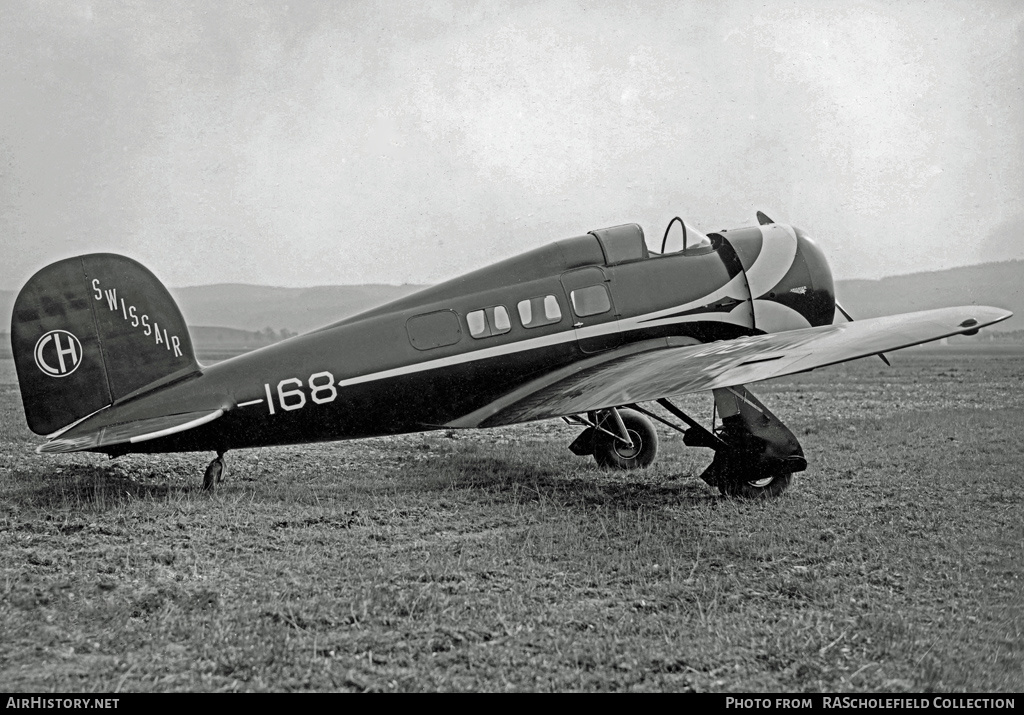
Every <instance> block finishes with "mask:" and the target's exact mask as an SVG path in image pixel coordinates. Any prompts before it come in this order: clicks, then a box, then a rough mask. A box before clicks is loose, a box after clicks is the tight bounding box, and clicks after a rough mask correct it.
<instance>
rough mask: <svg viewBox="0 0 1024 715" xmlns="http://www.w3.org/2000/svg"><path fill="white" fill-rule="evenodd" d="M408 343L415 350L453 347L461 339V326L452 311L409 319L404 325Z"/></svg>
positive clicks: (457, 317)
mask: <svg viewBox="0 0 1024 715" xmlns="http://www.w3.org/2000/svg"><path fill="white" fill-rule="evenodd" d="M405 329H406V331H407V332H408V333H409V342H410V343H412V346H413V347H414V348H416V349H417V350H430V349H432V348H440V347H444V346H445V345H454V344H455V343H457V342H459V340H461V339H462V326H461V325H460V324H459V316H458V315H456V314H455V311H454V310H438V311H436V312H433V313H424V314H423V315H416V316H413V317H412V318H409V321H408V322H407V323H406V324H405Z"/></svg>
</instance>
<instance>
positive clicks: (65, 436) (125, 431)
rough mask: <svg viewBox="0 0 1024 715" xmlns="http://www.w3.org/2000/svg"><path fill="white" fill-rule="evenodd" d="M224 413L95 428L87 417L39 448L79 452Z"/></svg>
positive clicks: (198, 413) (158, 434)
mask: <svg viewBox="0 0 1024 715" xmlns="http://www.w3.org/2000/svg"><path fill="white" fill-rule="evenodd" d="M103 412H104V410H100V412H97V413H95V414H96V416H98V415H100V414H101V413H103ZM223 414H224V410H223V409H216V410H200V411H195V412H181V413H177V414H171V415H161V416H159V417H149V418H146V419H141V420H133V421H131V422H124V423H121V424H111V425H106V426H103V427H96V428H92V427H90V426H89V425H88V424H87V422H88V421H89V420H88V418H87V419H86V420H83V421H82V423H81V424H74V425H72V426H71V427H69V428H67V429H65V430H62V431H61V432H58V433H57V434H55V435H54V436H53V438H52V439H50V441H48V442H45V443H43V444H41V445H39V447H38V448H36V452H39V453H40V454H42V453H47V452H80V451H82V450H86V449H96V448H97V447H109V446H111V445H115V444H128V443H132V444H134V443H136V442H145V441H148V440H151V439H156V438H157V437H165V436H167V435H171V434H176V433H178V432H184V431H185V430H190V429H193V428H195V427H199V426H200V425H204V424H206V423H207V422H212V421H213V420H215V419H217V418H218V417H220V416H221V415H223ZM92 416H93V415H90V417H92Z"/></svg>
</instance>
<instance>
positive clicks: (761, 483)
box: [718, 472, 793, 499]
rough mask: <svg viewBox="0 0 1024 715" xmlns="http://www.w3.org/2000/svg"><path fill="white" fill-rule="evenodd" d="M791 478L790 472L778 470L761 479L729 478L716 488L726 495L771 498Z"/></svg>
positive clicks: (785, 486) (784, 488)
mask: <svg viewBox="0 0 1024 715" xmlns="http://www.w3.org/2000/svg"><path fill="white" fill-rule="evenodd" d="M792 478H793V474H792V473H791V472H780V473H778V474H775V475H773V476H768V477H763V478H761V479H742V478H741V479H729V480H727V481H725V482H724V483H721V484H719V485H718V490H719V491H720V492H722V494H724V495H725V496H727V497H740V498H741V499H773V498H775V497H777V496H779V495H780V494H782V492H784V491H786V488H787V487H788V486H789V482H790V480H792Z"/></svg>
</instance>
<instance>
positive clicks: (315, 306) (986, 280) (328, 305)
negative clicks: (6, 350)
mask: <svg viewBox="0 0 1024 715" xmlns="http://www.w3.org/2000/svg"><path fill="white" fill-rule="evenodd" d="M424 287H425V286H418V285H403V286H389V285H358V286H319V287H315V288H272V287H269V286H256V285H243V284H234V283H226V284H219V285H211V286H195V287H190V288H172V289H171V294H172V295H173V296H174V298H175V300H176V301H178V305H179V306H180V308H181V312H182V313H183V314H184V316H185V320H186V322H187V323H188V324H189V325H192V326H197V325H198V326H225V327H229V328H234V329H236V330H241V331H250V332H261V333H266V329H267V328H271V329H272V330H273V331H274V332H275V333H277V334H278V336H280V331H282V330H286V331H289V332H293V333H302V332H305V331H307V330H312V329H313V328H318V327H321V326H323V325H327V324H328V323H333V322H335V321H337V320H341V319H342V318H345V317H348V316H350V315H355V314H356V313H359V312H362V311H364V310H368V309H370V308H373V307H376V306H378V305H382V304H384V303H387V302H389V301H392V300H396V299H398V298H401V297H402V296H405V295H408V294H410V293H413V292H415V291H417V290H420V289H421V288H424ZM836 294H837V297H838V298H839V302H840V303H842V304H843V307H844V308H846V309H847V310H848V311H850V313H852V314H853V316H854V317H855V318H871V317H875V316H879V315H890V314H892V313H902V312H907V311H912V310H926V309H929V308H941V307H945V306H951V305H970V304H972V303H973V304H980V305H994V306H998V307H1000V308H1006V309H1008V310H1012V311H1013V312H1014V314H1015V315H1014V317H1013V318H1011V319H1010V320H1008V321H1006V322H1004V323H1000V324H999V325H997V326H995V328H994V329H996V330H1004V331H1006V330H1020V329H1022V328H1024V261H1002V262H999V263H984V264H981V265H976V266H965V267H962V268H951V269H949V270H944V271H932V272H928V273H912V274H910V275H903V276H893V277H890V278H882V279H880V280H856V279H855V280H838V281H836ZM14 297H15V292H14V291H0V319H2V320H3V324H2V325H0V330H5V329H6V328H7V326H9V325H10V316H11V308H12V306H13V304H14ZM203 330H211V329H210V328H203ZM193 335H194V336H196V333H195V330H193ZM225 339H226V340H227V338H225ZM253 339H255V338H253ZM195 340H196V343H197V345H199V344H201V343H202V344H204V345H213V344H217V343H218V340H214V339H212V337H211V339H210V340H207V339H205V338H204V339H203V340H202V341H200V340H199V339H198V336H196V337H195ZM239 340H241V338H239V336H237V335H236V336H234V337H232V338H231V339H230V340H227V342H232V343H234V342H238V341H239ZM220 342H223V341H220ZM253 347H257V346H256V345H254V346H253Z"/></svg>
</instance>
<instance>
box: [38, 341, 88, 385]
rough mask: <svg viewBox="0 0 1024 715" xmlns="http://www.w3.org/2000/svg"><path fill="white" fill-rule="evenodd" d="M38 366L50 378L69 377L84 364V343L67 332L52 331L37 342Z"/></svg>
mask: <svg viewBox="0 0 1024 715" xmlns="http://www.w3.org/2000/svg"><path fill="white" fill-rule="evenodd" d="M34 354H35V358H36V366H38V367H39V369H40V370H42V371H43V372H44V373H46V374H47V375H49V376H50V377H67V376H68V375H70V374H71V373H73V372H74V371H75V370H77V369H78V366H79V365H81V364H82V343H80V342H79V341H78V338H76V337H75V336H74V335H72V334H71V333H69V332H68V331H66V330H51V331H50V332H48V333H46V334H44V335H43V337H41V338H39V340H38V341H36V349H35V351H34Z"/></svg>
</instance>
